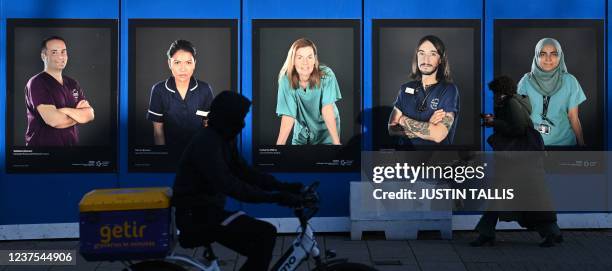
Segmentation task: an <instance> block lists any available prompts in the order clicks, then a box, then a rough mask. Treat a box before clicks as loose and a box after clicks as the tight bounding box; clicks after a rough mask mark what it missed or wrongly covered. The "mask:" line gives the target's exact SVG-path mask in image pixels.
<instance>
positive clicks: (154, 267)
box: [130, 260, 187, 271]
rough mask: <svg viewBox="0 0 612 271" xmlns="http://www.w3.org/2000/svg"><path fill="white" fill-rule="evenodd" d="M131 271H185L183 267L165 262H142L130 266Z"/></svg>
mask: <svg viewBox="0 0 612 271" xmlns="http://www.w3.org/2000/svg"><path fill="white" fill-rule="evenodd" d="M130 269H131V270H132V271H186V270H187V269H185V268H184V267H182V266H180V265H178V264H175V263H171V262H165V261H159V260H156V261H144V262H139V263H137V264H132V265H130Z"/></svg>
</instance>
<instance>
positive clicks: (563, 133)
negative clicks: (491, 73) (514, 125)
mask: <svg viewBox="0 0 612 271" xmlns="http://www.w3.org/2000/svg"><path fill="white" fill-rule="evenodd" d="M562 80H563V84H562V85H561V89H560V90H559V91H558V92H557V93H555V94H554V95H553V96H551V97H550V102H549V103H548V113H547V114H546V117H547V118H548V119H550V120H552V122H553V123H554V126H552V125H550V124H548V123H547V122H544V121H543V120H542V117H541V115H540V114H542V109H543V107H544V97H543V96H542V94H540V93H539V92H537V91H536V90H535V88H534V87H533V86H532V84H531V83H529V78H528V74H525V75H524V76H523V78H522V79H521V81H519V83H518V94H521V95H527V96H529V100H530V101H531V108H532V109H533V110H532V111H531V120H532V121H533V125H534V127H535V128H537V127H538V126H539V125H540V124H541V123H546V124H548V125H549V126H550V128H551V131H550V134H547V135H546V134H541V135H542V138H543V139H544V145H547V146H549V145H550V146H573V145H576V134H574V130H572V126H571V124H570V121H569V119H568V117H567V112H568V111H569V110H570V109H572V108H575V107H578V105H580V104H581V103H582V102H584V101H585V100H586V96H585V95H584V91H582V87H580V83H578V80H576V77H574V76H573V75H571V74H569V73H565V74H563V77H562Z"/></svg>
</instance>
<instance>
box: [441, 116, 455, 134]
mask: <svg viewBox="0 0 612 271" xmlns="http://www.w3.org/2000/svg"><path fill="white" fill-rule="evenodd" d="M453 121H455V118H454V117H453V116H451V115H446V116H444V118H442V121H441V122H442V125H444V127H446V130H449V131H450V128H451V126H453Z"/></svg>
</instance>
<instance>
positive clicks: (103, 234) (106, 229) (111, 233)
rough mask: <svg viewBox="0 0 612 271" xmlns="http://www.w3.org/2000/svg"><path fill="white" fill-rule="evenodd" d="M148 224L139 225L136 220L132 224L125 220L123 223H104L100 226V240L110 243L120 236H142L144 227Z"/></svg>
mask: <svg viewBox="0 0 612 271" xmlns="http://www.w3.org/2000/svg"><path fill="white" fill-rule="evenodd" d="M146 227H147V225H138V224H137V223H136V221H132V223H131V224H130V223H129V222H128V221H124V222H123V225H117V224H115V225H113V226H112V227H111V225H104V226H102V227H100V242H101V243H103V244H108V243H110V242H111V241H112V240H113V239H119V238H142V237H143V236H144V229H145V228H146Z"/></svg>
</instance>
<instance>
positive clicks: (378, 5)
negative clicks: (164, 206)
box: [0, 0, 612, 225]
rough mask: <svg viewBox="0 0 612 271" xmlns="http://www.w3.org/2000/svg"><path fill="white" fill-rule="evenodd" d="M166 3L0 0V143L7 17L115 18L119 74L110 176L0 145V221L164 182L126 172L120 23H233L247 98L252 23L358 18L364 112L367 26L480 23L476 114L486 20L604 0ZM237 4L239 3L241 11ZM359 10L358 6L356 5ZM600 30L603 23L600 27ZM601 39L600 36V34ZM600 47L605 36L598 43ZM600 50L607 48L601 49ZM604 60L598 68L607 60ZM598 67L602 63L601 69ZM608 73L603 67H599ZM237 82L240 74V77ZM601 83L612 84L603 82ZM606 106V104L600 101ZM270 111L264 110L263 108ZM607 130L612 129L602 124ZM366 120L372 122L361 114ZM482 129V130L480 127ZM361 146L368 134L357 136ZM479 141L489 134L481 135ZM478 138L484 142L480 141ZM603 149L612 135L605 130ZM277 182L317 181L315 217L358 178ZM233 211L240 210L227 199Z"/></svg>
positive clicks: (254, 210) (572, 10)
mask: <svg viewBox="0 0 612 271" xmlns="http://www.w3.org/2000/svg"><path fill="white" fill-rule="evenodd" d="M176 4H177V2H176V1H171V0H163V1H162V0H153V1H151V0H146V1H145V0H122V1H120V0H114V1H106V0H92V1H88V2H87V3H86V4H83V2H82V1H78V0H56V1H45V0H19V1H12V0H0V44H2V48H1V49H0V63H1V65H0V86H2V87H0V89H1V91H0V112H2V116H1V117H0V142H3V143H4V142H5V132H6V131H5V129H6V128H5V117H6V116H5V115H4V113H5V112H6V88H5V86H6V48H5V47H4V45H5V44H6V42H7V41H6V19H7V18H75V19H76V18H78V19H120V61H119V63H120V68H119V73H120V74H119V82H120V89H119V95H120V97H119V123H118V125H119V135H118V137H119V141H118V142H119V145H118V146H117V147H118V153H119V157H118V158H119V159H118V161H117V162H118V173H117V174H6V172H5V152H6V146H5V145H4V144H2V145H0V225H7V224H33V223H60V222H75V221H77V214H78V209H77V203H78V201H79V200H80V198H81V196H82V195H83V194H84V193H85V192H87V191H89V190H91V189H94V188H105V187H137V186H161V185H171V183H172V179H173V177H174V174H142V173H128V172H127V120H128V117H127V114H128V101H127V99H128V80H129V78H127V76H128V63H127V60H128V56H127V53H128V51H127V50H128V40H127V37H128V24H127V22H128V19H130V18H139V19H142V18H151V19H153V18H155V19H163V18H168V19H239V20H240V24H239V31H240V32H239V34H238V38H239V40H238V41H239V43H240V45H241V46H240V47H239V50H240V54H239V59H238V63H239V67H238V69H239V71H240V72H238V80H239V84H238V85H239V86H240V90H241V91H242V93H243V94H244V95H245V96H247V97H252V83H251V81H252V79H253V78H252V76H251V74H252V53H253V52H252V49H251V48H252V47H251V46H252V36H251V34H252V20H253V19H359V20H362V23H363V25H362V40H363V41H362V50H363V51H362V56H363V57H362V64H363V65H362V67H363V71H362V73H363V74H362V80H363V84H362V86H363V93H362V97H363V99H364V100H363V106H364V108H366V109H367V108H371V107H372V94H373V93H372V72H373V71H372V70H371V67H372V41H371V39H372V20H373V19H415V18H416V19H418V18H423V19H435V18H440V19H483V25H482V26H483V28H482V32H481V33H482V35H483V37H484V38H483V44H484V46H483V54H482V56H483V57H482V59H483V64H482V65H483V66H482V72H483V78H482V79H483V80H482V82H483V86H484V87H485V89H484V90H483V91H484V94H485V95H484V96H483V105H484V108H483V111H485V112H492V111H493V108H492V104H491V102H490V101H491V98H492V97H491V94H490V92H489V91H488V90H487V89H486V84H484V83H486V82H488V81H490V80H492V79H493V39H494V37H493V21H494V20H495V19H536V18H551V19H604V18H607V15H608V14H610V13H612V9H610V8H609V9H608V10H606V7H607V5H606V0H564V1H557V0H538V1H534V0H512V1H507V0H485V1H483V0H465V1H455V0H439V1H437V2H436V3H435V7H434V6H432V4H431V3H430V2H426V1H417V0H409V1H406V0H378V1H375V0H363V1H362V0H339V1H329V0H327V1H323V0H312V1H309V2H308V3H307V4H305V5H302V6H296V5H294V4H293V3H288V2H286V1H280V0H226V1H212V0H207V1H198V0H185V1H181V2H180V5H181V8H180V9H178V8H176ZM241 5H242V6H241ZM362 5H363V6H362ZM606 27H608V25H606ZM606 33H607V32H606ZM606 41H607V40H606ZM608 44H609V43H608ZM606 64H607V63H606ZM606 68H607V65H606ZM607 73H608V75H609V74H610V71H607ZM241 76H242V77H241ZM606 86H608V87H612V85H610V83H609V82H608V83H606ZM606 102H607V104H612V98H611V97H610V95H606ZM270 106H273V104H270ZM606 120H607V124H608V125H611V124H612V123H611V122H610V118H609V117H608V118H607V119H606ZM365 121H366V122H367V123H371V118H366V119H365ZM252 127H253V126H252V120H251V116H250V115H249V116H248V118H247V126H246V128H245V130H244V133H243V135H242V143H243V144H242V151H243V154H244V155H245V157H246V158H248V159H250V158H251V156H252V142H251V138H252ZM487 133H490V131H488V132H487ZM365 136H366V137H365V144H366V147H367V146H370V144H371V136H370V134H369V133H367V132H366V133H365ZM485 136H488V134H487V135H485ZM485 138H486V137H485ZM607 141H608V146H609V145H610V142H612V137H611V136H610V134H607ZM276 176H277V177H278V178H279V179H281V180H286V181H299V182H303V183H311V182H312V181H314V180H318V181H321V186H320V193H321V198H322V209H321V212H320V214H319V215H320V216H348V215H349V208H348V198H349V185H348V183H349V182H350V181H359V178H360V175H359V174H356V173H355V174H347V173H330V174H323V173H320V174H308V173H291V174H289V173H283V174H276ZM232 207H233V208H240V206H239V205H236V204H235V203H234V204H232ZM244 209H246V210H247V211H248V212H249V213H250V214H251V215H255V216H259V217H291V216H292V214H291V212H290V211H289V209H287V208H280V207H273V206H272V207H271V205H246V206H244Z"/></svg>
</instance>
